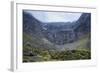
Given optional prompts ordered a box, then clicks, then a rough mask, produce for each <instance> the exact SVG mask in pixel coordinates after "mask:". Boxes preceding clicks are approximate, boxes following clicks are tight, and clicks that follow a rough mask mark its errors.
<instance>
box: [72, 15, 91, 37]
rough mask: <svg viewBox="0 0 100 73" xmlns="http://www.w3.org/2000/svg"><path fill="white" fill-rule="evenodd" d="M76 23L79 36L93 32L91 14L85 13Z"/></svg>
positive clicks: (75, 27)
mask: <svg viewBox="0 0 100 73" xmlns="http://www.w3.org/2000/svg"><path fill="white" fill-rule="evenodd" d="M75 25H76V26H74V31H75V34H76V37H77V38H79V37H81V36H83V35H85V34H87V33H89V32H91V14H90V13H83V14H82V15H81V17H80V18H79V19H78V20H77V22H76V24H75ZM89 34H90V33H89Z"/></svg>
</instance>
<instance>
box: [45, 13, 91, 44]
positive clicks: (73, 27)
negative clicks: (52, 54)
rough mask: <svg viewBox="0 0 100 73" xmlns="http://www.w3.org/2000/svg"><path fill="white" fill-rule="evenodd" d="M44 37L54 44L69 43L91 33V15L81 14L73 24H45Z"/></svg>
mask: <svg viewBox="0 0 100 73" xmlns="http://www.w3.org/2000/svg"><path fill="white" fill-rule="evenodd" d="M44 27H45V28H46V30H44V36H45V37H46V38H47V39H48V40H49V41H51V42H52V43H54V44H58V45H63V44H66V43H71V42H73V41H75V40H77V39H79V38H81V37H82V36H84V35H85V34H87V33H89V32H90V31H91V29H90V27H91V14H90V13H83V14H82V15H81V16H80V18H79V19H78V20H77V21H75V22H72V23H71V22H68V23H64V22H59V23H56V22H55V23H53V22H52V23H46V25H45V26H44Z"/></svg>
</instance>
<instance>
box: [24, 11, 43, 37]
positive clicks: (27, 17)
mask: <svg viewBox="0 0 100 73" xmlns="http://www.w3.org/2000/svg"><path fill="white" fill-rule="evenodd" d="M41 24H42V22H40V21H39V20H37V19H36V18H34V17H33V16H32V15H31V14H29V13H27V12H24V11H23V32H25V33H27V34H30V35H32V36H35V35H38V36H41V35H42V34H41V30H42V27H41Z"/></svg>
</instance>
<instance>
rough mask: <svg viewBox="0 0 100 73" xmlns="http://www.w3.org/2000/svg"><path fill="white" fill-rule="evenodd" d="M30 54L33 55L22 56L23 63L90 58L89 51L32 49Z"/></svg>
mask: <svg viewBox="0 0 100 73" xmlns="http://www.w3.org/2000/svg"><path fill="white" fill-rule="evenodd" d="M32 53H33V55H30V54H29V55H26V56H25V55H23V62H39V61H55V60H56V61H62V60H81V59H90V58H91V53H90V51H89V50H86V49H77V50H70V51H68V50H66V51H56V50H51V51H50V50H40V49H32Z"/></svg>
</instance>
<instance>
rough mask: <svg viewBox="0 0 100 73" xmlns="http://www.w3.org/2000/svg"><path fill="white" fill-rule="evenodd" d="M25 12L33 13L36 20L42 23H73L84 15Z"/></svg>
mask: <svg viewBox="0 0 100 73" xmlns="http://www.w3.org/2000/svg"><path fill="white" fill-rule="evenodd" d="M25 11H26V12H28V13H31V14H32V15H33V16H34V17H35V18H36V19H38V20H40V21H42V22H72V21H76V20H77V19H78V18H79V17H80V16H81V14H82V13H71V12H47V11H32V10H25Z"/></svg>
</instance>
